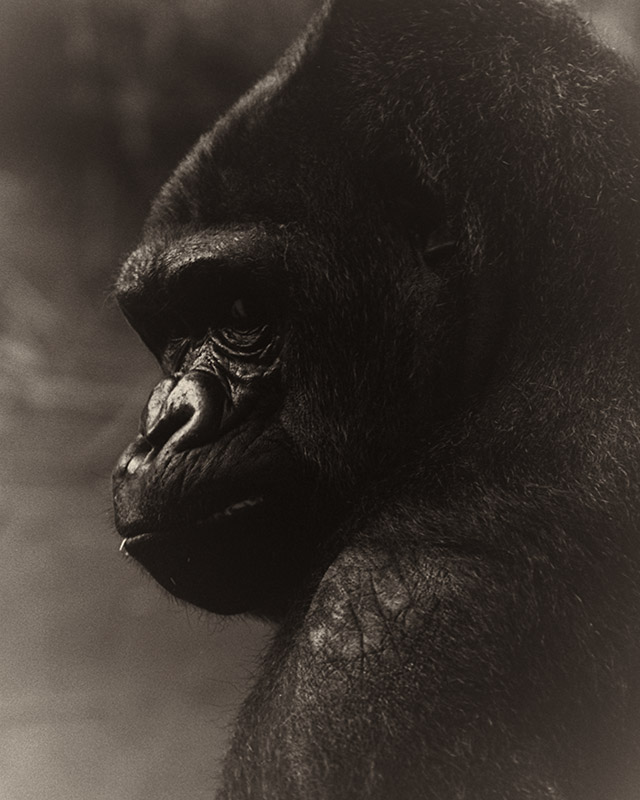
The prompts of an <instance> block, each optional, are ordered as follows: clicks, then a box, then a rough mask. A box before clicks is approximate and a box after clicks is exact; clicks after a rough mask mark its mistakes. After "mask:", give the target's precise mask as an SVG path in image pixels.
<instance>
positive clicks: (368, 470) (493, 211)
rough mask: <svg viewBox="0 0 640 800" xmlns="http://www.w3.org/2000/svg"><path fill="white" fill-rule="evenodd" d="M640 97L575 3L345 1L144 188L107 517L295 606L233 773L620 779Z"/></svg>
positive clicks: (465, 782) (550, 790)
mask: <svg viewBox="0 0 640 800" xmlns="http://www.w3.org/2000/svg"><path fill="white" fill-rule="evenodd" d="M636 107H637V86H636V83H635V82H634V80H633V79H632V78H631V77H630V76H629V75H628V74H627V72H626V69H625V68H624V66H622V65H621V64H619V62H618V60H617V59H616V57H615V56H614V55H613V54H612V53H610V52H608V51H607V50H605V49H604V48H603V47H602V46H601V45H599V44H598V43H597V42H596V41H595V40H594V39H593V38H591V36H590V35H589V34H588V32H586V31H585V30H584V28H583V26H582V25H581V24H580V23H579V22H578V21H577V19H576V18H575V16H574V15H573V13H572V12H570V11H568V10H567V9H566V8H565V7H564V6H561V5H556V4H551V5H547V4H545V3H541V2H538V1H537V0H519V1H518V2H514V0H446V1H445V0H402V2H400V3H397V2H391V0H366V2H365V0H335V2H329V3H326V4H325V6H324V7H323V9H322V11H321V12H320V13H319V14H318V15H317V17H316V19H315V20H314V21H313V23H312V25H311V26H310V28H309V30H308V32H307V34H306V35H305V36H304V37H303V38H302V39H301V40H300V42H298V43H297V44H296V45H295V46H294V47H293V48H292V50H291V51H290V52H289V53H288V54H287V55H286V56H285V57H284V59H283V60H282V61H281V62H280V63H279V64H278V65H277V67H276V68H275V70H274V71H273V72H272V73H271V74H269V75H268V76H267V77H266V78H265V79H264V80H263V81H262V82H261V83H259V84H258V85H257V86H256V87H255V88H254V89H253V90H252V91H251V92H250V93H249V94H248V95H247V96H245V97H244V98H242V99H241V100H240V101H239V102H238V104H237V105H236V106H235V107H234V108H233V109H232V110H231V112H230V113H228V114H227V115H226V116H225V117H224V118H223V119H222V120H221V121H220V122H219V123H218V124H217V125H216V126H215V127H214V129H213V130H212V131H211V132H210V133H208V134H206V135H205V136H204V137H203V138H202V139H201V140H200V142H199V143H198V144H197V145H196V147H195V148H194V150H193V151H192V152H191V153H190V154H189V155H188V156H187V158H186V159H185V160H184V162H183V163H182V164H181V165H180V166H179V167H178V169H177V171H176V172H175V174H174V175H173V177H172V178H171V179H170V180H169V182H168V183H167V185H166V186H165V188H164V189H163V190H162V192H161V194H160V196H159V198H158V199H157V200H156V202H155V204H154V206H153V209H152V212H151V215H150V217H149V220H148V222H147V225H146V228H145V231H144V236H143V241H142V244H141V245H140V247H139V248H138V249H137V250H136V251H135V252H134V253H133V254H132V255H131V256H130V258H129V259H128V260H127V262H126V263H125V265H124V267H123V268H122V271H121V273H120V276H119V278H118V281H117V293H118V299H119V302H120V304H121V306H122V308H123V311H124V313H125V314H126V316H127V318H128V319H129V321H130V322H131V324H132V325H133V326H134V327H135V328H136V330H137V331H138V332H139V333H140V336H141V337H142V339H143V340H144V342H145V343H146V344H147V346H148V347H149V348H150V349H151V350H152V352H153V353H154V354H155V355H156V357H157V359H158V361H159V362H160V364H161V366H162V369H163V373H164V377H163V379H162V380H161V381H160V383H159V384H158V386H157V387H156V388H155V389H154V391H153V392H152V394H151V397H150V399H149V402H148V404H147V407H146V409H145V411H144V413H143V416H142V422H141V428H140V434H139V435H138V437H137V438H136V439H135V440H134V442H133V443H132V444H131V445H130V447H129V448H128V449H127V450H126V451H125V453H124V455H123V457H122V459H121V461H120V463H119V465H118V467H117V469H116V473H115V505H116V520H117V526H118V530H119V531H120V533H121V535H122V536H123V537H124V541H123V547H124V549H125V551H126V552H127V553H129V554H130V555H132V556H133V557H134V558H136V559H137V560H138V561H140V562H141V563H142V564H143V565H144V566H145V567H146V568H147V569H148V570H149V571H150V572H151V574H152V575H154V577H155V578H156V579H157V580H158V581H159V582H160V583H161V584H162V585H163V586H164V587H165V588H167V589H168V590H169V591H170V592H172V593H173V594H175V595H176V596H178V597H181V598H183V599H185V600H188V601H190V602H192V603H195V604H197V605H199V606H201V607H203V608H206V609H209V610H211V611H214V612H219V613H235V612H253V613H256V614H261V615H265V616H268V617H271V618H273V619H278V620H281V621H283V622H284V626H283V631H284V633H283V635H282V637H281V638H280V639H279V640H278V641H277V642H276V644H275V645H274V649H273V651H272V654H271V656H270V658H269V660H268V661H267V665H266V667H265V671H264V673H263V676H262V679H261V681H260V682H259V683H258V686H257V687H256V689H255V691H254V694H253V696H252V698H251V700H250V701H249V703H248V705H247V707H246V711H245V714H244V717H243V720H242V722H241V725H240V727H239V730H238V734H237V737H236V743H235V745H234V750H233V752H232V755H231V756H230V759H229V760H228V762H227V772H226V783H225V787H226V788H225V790H223V795H221V797H222V796H224V797H225V798H226V797H233V798H234V800H236V798H244V797H252V798H254V797H255V798H261V797H265V796H272V797H282V798H298V797H300V798H316V797H317V798H325V797H327V798H352V797H353V798H355V797H363V796H365V797H372V798H373V797H376V798H377V797H380V798H382V797H391V796H393V797H399V798H400V797H402V798H413V797H416V796H420V797H423V796H424V797H434V798H435V797H447V798H453V797H462V796H465V797H466V796H469V797H474V798H479V799H480V798H487V799H488V798H506V797H508V798H509V800H516V799H517V798H523V800H524V798H528V799H531V798H536V799H537V798H549V800H551V798H565V797H566V798H577V800H586V798H594V800H595V798H599V799H600V800H601V798H602V797H607V798H613V797H616V798H618V797H623V796H624V797H627V795H625V794H623V791H622V790H621V789H620V790H619V789H618V788H615V789H614V788H612V787H613V786H614V783H615V781H619V778H614V777H613V776H616V775H620V774H622V772H621V771H620V770H627V771H626V772H625V773H624V774H625V775H627V774H628V769H627V768H628V767H629V765H632V764H633V763H638V759H637V753H636V751H635V750H633V753H631V752H630V751H629V750H628V747H631V748H632V749H633V747H635V746H631V745H629V742H630V741H631V735H630V733H629V731H630V730H631V729H632V728H633V725H635V722H634V723H633V724H632V723H631V722H630V721H629V720H630V719H631V716H630V715H629V714H628V713H627V712H628V710H629V709H630V708H631V706H632V698H633V697H635V694H634V692H635V689H634V688H633V687H635V686H636V685H637V669H636V665H637V664H638V646H637V643H638V641H639V640H640V636H639V634H640V631H639V627H640V626H639V621H640V602H639V601H638V592H637V589H636V586H637V579H638V573H639V569H638V566H639V564H638V553H637V545H636V539H637V528H638V522H639V521H640V498H639V496H638V487H639V485H640V475H639V469H638V465H639V464H640V459H639V456H640V442H639V436H638V430H639V427H638V409H639V405H640V404H639V403H638V399H639V393H638V388H639V386H640V382H639V381H638V373H639V370H638V366H639V359H638V354H639V352H640V350H639V348H638V344H639V340H640V337H639V335H638V334H639V331H638V325H639V320H640V313H639V312H640V302H639V297H638V278H637V268H636V262H637V254H638V252H640V248H639V247H638V245H639V242H638V237H639V236H640V224H639V222H640V219H639V208H640V205H639V202H638V201H639V199H640V192H639V184H638V175H639V169H638V152H639V149H638V141H639V140H638V134H639V132H640V126H639V118H638V111H637V108H636ZM416 697H419V698H421V699H420V700H419V701H416V700H415V698H416ZM634 702H635V701H634ZM362 709H366V711H362ZM621 709H627V711H625V712H622V711H621ZM376 726H382V727H381V728H380V727H378V728H376ZM376 729H382V730H387V731H391V732H393V737H394V741H393V742H387V743H386V744H380V743H378V742H377V740H376V738H375V735H374V732H375V730H376ZM275 730H277V731H278V732H279V733H278V734H277V735H276V734H274V731H275ZM276 740H277V741H276ZM310 748H311V749H310ZM452 762H454V764H455V766H452ZM447 765H449V766H447ZM487 765H490V768H489V767H488V766H487ZM621 765H622V766H621ZM301 776H302V777H301ZM615 785H616V787H617V786H618V783H615ZM427 787H428V791H427ZM224 792H226V793H224ZM616 792H619V793H618V794H617V793H616ZM628 796H629V797H631V796H632V795H628Z"/></svg>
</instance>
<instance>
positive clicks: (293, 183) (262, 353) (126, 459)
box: [114, 78, 450, 616]
mask: <svg viewBox="0 0 640 800" xmlns="http://www.w3.org/2000/svg"><path fill="white" fill-rule="evenodd" d="M279 93H280V95H281V102H280V103H279V104H278V105H277V107H276V111H275V112H271V113H269V114H267V113H266V112H265V111H264V110H262V109H261V105H262V103H263V102H264V100H263V96H262V95H261V94H260V93H258V95H257V98H256V100H255V101H254V103H253V104H251V103H247V102H244V103H243V104H242V105H241V106H240V107H239V108H238V109H236V110H235V111H234V112H232V115H231V117H230V118H229V119H226V120H224V121H223V122H222V123H221V124H220V125H219V126H218V127H217V128H216V129H215V130H214V132H213V133H212V134H210V135H208V136H206V137H204V138H203V139H202V141H201V142H200V143H199V144H198V146H197V147H196V149H195V151H194V152H193V153H192V154H190V155H189V156H188V157H187V159H186V160H185V162H184V163H183V164H182V165H181V166H180V168H179V169H178V170H177V172H176V174H175V175H174V177H173V178H172V179H171V181H170V182H169V183H168V185H167V186H166V187H165V189H164V190H163V192H162V194H161V196H160V199H159V200H158V201H157V203H156V205H155V207H154V209H153V211H152V214H151V217H150V219H149V221H148V223H147V226H146V230H145V236H144V239H143V242H142V244H141V246H140V247H139V248H138V249H137V250H136V251H135V252H134V253H133V254H132V255H131V256H130V258H129V259H128V260H127V262H126V264H125V265H124V267H123V269H122V271H121V274H120V276H119V278H118V281H117V296H118V300H119V303H120V305H121V307H122V309H123V311H124V313H125V315H126V316H127V318H128V320H129V321H130V322H131V324H132V325H133V326H134V328H135V329H136V330H137V331H138V333H139V334H140V336H141V338H142V339H143V340H144V342H145V343H146V344H147V346H148V347H149V348H150V349H151V351H152V352H153V353H154V355H155V356H156V358H157V359H158V361H159V363H160V365H161V366H162V370H163V373H164V377H163V379H162V380H161V381H160V383H159V384H158V385H157V387H156V388H155V389H154V390H153V392H152V394H151V396H150V398H149V401H148V403H147V406H146V408H145V410H144V412H143V415H142V420H141V426H140V433H139V435H138V437H137V438H136V439H135V441H134V442H133V443H132V444H131V445H130V446H129V447H128V448H127V450H126V451H125V452H124V454H123V456H122V458H121V460H120V462H119V464H118V466H117V469H116V472H115V477H114V487H115V507H116V522H117V527H118V530H119V532H120V533H121V535H122V536H123V538H124V542H123V549H124V551H125V552H126V553H128V554H130V555H131V556H133V557H134V558H136V559H137V560H138V561H140V563H142V564H143V565H144V566H145V567H146V568H147V569H148V570H149V571H150V572H151V574H152V575H153V576H154V577H155V578H156V579H157V580H158V581H159V583H161V584H162V585H163V586H164V587H165V588H166V589H168V590H169V591H170V592H171V593H173V594H174V595H176V596H178V597H181V598H183V599H186V600H188V601H190V602H192V603H195V604H196V605H199V606H202V607H203V608H206V609H209V610H212V611H216V612H219V613H235V612H242V611H253V612H255V613H260V614H264V615H269V616H279V615H280V614H281V613H282V612H283V611H284V610H285V609H286V608H287V607H288V606H289V605H290V604H291V603H292V602H293V601H294V600H295V599H296V598H297V597H298V595H299V593H300V589H301V588H302V587H304V586H306V585H307V584H308V582H309V580H311V579H312V578H313V576H314V575H316V574H317V573H318V572H319V571H321V570H322V568H323V566H326V563H327V561H328V560H330V559H331V556H332V554H335V550H336V548H337V547H339V546H340V545H339V536H338V535H337V534H336V533H335V531H336V529H337V527H338V525H339V520H340V518H341V516H342V515H343V513H344V510H345V508H346V507H347V506H349V507H350V508H351V509H353V508H354V507H356V506H357V504H358V502H359V500H360V498H361V496H362V494H363V492H364V490H365V488H366V487H370V486H371V485H372V484H375V482H376V481H379V480H381V479H382V478H383V477H385V476H388V475H389V474H390V473H392V472H393V470H394V465H395V464H396V462H397V466H398V467H399V466H400V465H401V464H406V462H407V460H408V459H409V458H410V452H411V449H412V448H413V449H415V445H416V441H417V439H418V438H419V437H420V436H421V435H422V434H423V433H424V431H425V429H426V428H427V427H428V422H429V419H430V406H433V398H434V397H435V396H436V394H437V393H436V392H434V391H433V390H431V391H430V392H427V390H426V384H427V383H428V379H429V376H428V369H427V367H428V354H429V353H428V343H429V341H430V340H432V339H433V338H434V336H435V333H436V332H437V324H436V320H437V314H436V313H435V311H433V307H434V303H435V300H436V298H437V296H438V289H439V287H440V283H441V282H440V279H439V278H438V275H437V274H436V271H434V269H432V268H431V266H430V265H429V263H427V261H429V260H430V261H431V262H432V263H433V265H436V266H437V262H438V259H439V258H441V257H442V254H446V253H448V251H449V250H450V243H449V242H448V240H445V239H446V237H445V239H442V237H441V236H440V232H439V230H438V229H437V224H438V221H437V219H436V217H435V215H434V222H433V223H430V222H429V221H428V220H427V222H428V224H427V226H426V230H427V236H428V237H429V242H428V245H429V246H428V257H427V258H425V255H424V246H423V245H424V242H422V241H421V242H420V247H418V242H417V240H416V241H415V242H413V241H412V240H410V239H409V238H408V236H407V230H406V227H407V223H406V220H405V219H402V220H400V221H399V222H396V221H395V216H396V215H395V214H392V215H391V221H390V212H389V207H390V206H394V207H395V205H396V204H402V203H404V204H405V208H408V206H409V201H406V200H404V199H403V198H402V197H401V194H402V191H401V190H402V189H403V188H404V187H403V186H401V185H400V184H398V181H397V179H396V184H398V187H399V188H396V187H394V189H393V191H389V190H388V186H387V187H385V192H386V193H385V192H382V191H381V189H380V185H379V184H380V182H381V181H382V180H383V179H384V175H383V174H382V168H381V169H380V170H378V173H379V174H378V175H374V177H373V178H372V177H371V176H370V175H367V176H366V177H365V174H364V171H362V168H361V166H360V167H359V166H358V165H357V162H356V165H355V169H354V166H351V165H350V166H347V165H346V164H345V163H344V160H343V159H341V158H336V156H335V155H334V156H333V158H332V159H331V160H329V159H327V160H326V161H325V162H322V161H320V160H319V159H318V158H317V157H315V158H313V159H305V154H306V153H309V152H318V151H323V150H326V149H327V147H330V148H332V149H333V150H334V153H335V152H339V148H338V145H337V143H336V142H334V141H331V139H330V137H331V135H332V134H331V131H330V129H329V128H327V126H323V128H322V129H321V130H322V135H320V136H319V135H318V132H317V129H316V132H313V125H311V126H309V124H308V122H307V123H305V124H304V125H303V126H302V128H301V126H300V123H299V119H300V118H301V112H300V111H299V109H298V106H299V105H300V104H301V102H302V100H304V96H303V98H302V100H301V99H300V98H299V96H298V95H297V94H296V93H295V92H294V91H293V90H292V88H291V87H289V86H288V84H287V81H286V80H284V79H282V78H281V79H280V84H279ZM272 102H273V100H272ZM274 117H275V118H274ZM256 118H257V119H258V120H259V124H258V123H256V122H255V120H256ZM283 127H284V128H286V129H287V130H289V131H290V132H291V136H292V138H293V140H295V141H296V148H297V151H295V152H294V151H291V150H289V148H288V147H287V144H286V141H284V142H283V141H282V139H281V138H280V137H277V136H276V137H275V139H274V135H273V131H274V129H275V131H277V130H278V129H281V128H283ZM333 135H337V134H333ZM276 139H277V141H276ZM272 140H273V141H272ZM265 142H266V144H265ZM265 154H267V156H265ZM329 165H330V166H329ZM255 175H260V184H258V185H256V181H255V178H254V176H255ZM365 184H366V186H365ZM203 186H204V187H205V188H204V189H203ZM363 197H365V198H367V197H368V198H369V200H368V202H366V203H363V202H362V198H363ZM407 213H408V212H407ZM423 227H424V226H423ZM423 237H424V234H423ZM430 312H431V313H430Z"/></svg>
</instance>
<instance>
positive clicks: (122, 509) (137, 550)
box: [114, 226, 314, 615]
mask: <svg viewBox="0 0 640 800" xmlns="http://www.w3.org/2000/svg"><path fill="white" fill-rule="evenodd" d="M278 256H279V254H278V253H277V251H276V249H275V247H274V246H273V240H272V238H271V237H268V236H267V235H266V234H265V232H264V231H263V230H261V229H260V228H259V227H257V226H252V227H240V226H237V227H235V228H229V229H228V230H222V231H216V232H207V234H206V235H203V234H202V233H196V234H191V235H187V236H183V237H179V238H178V239H177V241H176V242H172V243H171V245H169V246H168V247H166V248H160V247H157V246H156V247H153V246H151V247H150V246H148V245H143V247H142V248H141V249H140V250H138V251H136V252H135V253H134V254H133V256H132V257H131V258H130V259H129V260H128V261H127V264H126V265H125V267H124V269H123V272H122V274H121V276H120V279H119V283H118V297H119V302H120V304H121V306H122V308H123V310H124V312H125V314H126V315H127V317H128V319H129V320H130V321H131V323H132V324H133V325H134V327H135V328H136V329H137V330H138V332H139V333H140V335H141V337H142V338H143V339H144V341H145V342H146V343H147V344H148V346H149V347H150V349H151V350H152V351H153V352H154V354H155V355H156V356H157V358H158V360H159V362H160V364H161V366H162V368H163V372H164V373H165V376H166V377H164V378H163V379H162V380H161V381H160V383H158V385H157V386H156V388H155V389H154V390H153V392H152V394H151V396H150V398H149V401H148V403H147V406H146V408H145V409H144V411H143V414H142V419H141V424H140V434H139V435H138V436H137V438H136V439H135V440H134V441H133V442H132V444H131V445H130V446H129V447H128V448H127V449H126V450H125V452H124V453H123V455H122V457H121V459H120V462H119V464H118V466H117V468H116V472H115V475H114V486H115V498H116V519H117V526H118V530H119V531H120V533H121V535H122V536H123V537H124V541H123V549H124V551H125V552H126V553H128V554H129V555H131V556H133V557H134V558H136V559H137V560H138V561H140V562H141V563H142V564H143V565H144V566H145V567H146V568H147V569H148V570H149V571H150V572H151V573H152V575H153V576H154V577H155V578H156V579H157V580H158V581H159V583H161V584H162V585H163V586H164V587H165V588H167V589H168V590H169V591H171V592H172V593H173V594H175V595H176V596H178V597H182V598H183V599H186V600H189V601H190V602H192V603H195V604H196V605H199V606H202V607H203V608H207V609H209V610H212V611H217V612H219V613H234V612H239V611H257V612H258V611H259V612H261V613H269V614H271V615H274V614H277V613H279V611H280V607H281V605H282V603H283V602H285V599H286V598H287V597H289V596H290V595H291V593H292V591H293V584H294V583H295V582H297V580H298V576H297V575H296V571H295V570H294V568H293V564H295V563H296V562H297V561H300V562H301V566H303V565H304V563H305V559H304V558H302V554H301V551H302V550H303V548H302V547H301V543H302V542H303V541H304V540H305V536H306V532H305V531H303V530H301V529H300V526H301V524H302V523H301V519H302V518H303V515H304V514H305V513H307V514H308V510H309V509H310V508H312V507H313V500H312V495H313V491H314V483H313V480H312V474H311V470H309V468H308V467H306V466H305V464H304V463H302V461H301V459H300V458H299V456H298V455H297V454H296V453H295V451H294V448H293V445H292V442H291V437H290V436H289V435H288V434H287V432H286V431H285V430H284V429H283V427H282V424H281V423H280V421H279V418H278V413H279V411H280V410H281V407H282V365H281V357H282V347H283V336H284V335H285V325H286V316H285V298H284V297H283V296H282V289H281V287H280V285H279V284H280V282H279V280H278V278H277V276H276V277H274V276H273V275H272V273H273V272H274V271H275V269H276V267H277V258H278ZM306 527H307V528H308V527H310V524H309V522H307V523H306ZM304 547H305V548H307V547H308V544H306V543H305V545H304ZM265 597H266V598H269V600H268V603H265V602H264V598H265Z"/></svg>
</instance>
